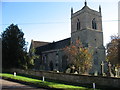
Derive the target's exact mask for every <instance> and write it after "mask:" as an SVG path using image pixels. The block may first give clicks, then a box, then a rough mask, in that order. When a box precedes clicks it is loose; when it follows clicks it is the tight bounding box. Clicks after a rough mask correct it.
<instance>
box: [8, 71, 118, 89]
mask: <svg viewBox="0 0 120 90" xmlns="http://www.w3.org/2000/svg"><path fill="white" fill-rule="evenodd" d="M9 71H10V72H12V73H13V72H17V73H20V74H27V75H34V76H38V77H43V76H44V77H45V78H47V79H52V80H57V81H64V82H72V83H77V84H86V85H87V84H89V85H91V86H92V83H96V86H104V87H113V88H120V78H115V77H102V76H86V75H78V74H66V73H57V72H47V71H34V70H20V69H11V70H9Z"/></svg>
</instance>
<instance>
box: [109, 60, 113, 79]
mask: <svg viewBox="0 0 120 90" xmlns="http://www.w3.org/2000/svg"><path fill="white" fill-rule="evenodd" d="M111 66H112V65H111V63H110V62H109V63H108V73H109V76H110V77H114V75H113V73H112V71H111Z"/></svg>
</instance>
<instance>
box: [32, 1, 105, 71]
mask: <svg viewBox="0 0 120 90" xmlns="http://www.w3.org/2000/svg"><path fill="white" fill-rule="evenodd" d="M78 39H79V40H80V41H81V42H82V43H83V46H84V47H90V46H92V47H93V66H92V69H91V71H90V72H91V73H94V72H99V73H101V62H102V61H103V62H105V48H104V46H103V31H102V14H101V7H100V6H99V11H95V10H93V9H90V8H89V7H88V6H87V2H85V5H84V7H83V8H82V9H81V10H79V11H77V12H73V8H71V37H70V38H66V39H63V40H60V41H57V42H52V43H50V42H40V41H33V40H32V42H31V46H30V49H31V48H32V47H34V48H35V49H36V54H37V55H40V59H36V60H35V69H38V70H48V71H49V70H59V71H64V70H66V68H67V64H68V62H67V61H68V57H67V56H66V55H65V52H64V51H63V48H65V47H66V46H69V45H70V44H74V43H75V41H76V40H78Z"/></svg>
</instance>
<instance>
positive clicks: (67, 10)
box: [0, 0, 119, 49]
mask: <svg viewBox="0 0 120 90" xmlns="http://www.w3.org/2000/svg"><path fill="white" fill-rule="evenodd" d="M84 1H85V0H44V1H43V0H40V1H39V0H34V1H33V0H27V1H26V2H25V0H18V1H16V2H15V0H9V1H8V0H2V3H0V6H1V10H2V11H1V13H2V15H1V17H2V22H0V27H1V29H0V32H3V31H4V30H5V29H6V28H7V27H8V26H9V25H10V24H12V23H13V24H17V25H18V27H19V28H20V29H21V30H22V31H23V32H24V34H25V35H24V37H25V38H26V39H25V40H26V41H27V42H28V43H29V45H30V43H31V39H33V40H35V41H46V42H53V41H59V40H62V39H65V38H68V37H70V36H71V20H70V18H71V7H73V12H76V11H78V10H80V9H81V8H82V7H83V6H84ZM118 1H119V0H87V5H88V7H90V8H91V9H94V10H97V11H99V5H101V10H102V20H103V22H102V25H103V34H104V46H106V44H107V43H108V42H109V41H110V36H111V35H114V34H117V33H118ZM29 45H28V49H29Z"/></svg>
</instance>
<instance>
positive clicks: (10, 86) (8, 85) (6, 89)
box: [0, 79, 47, 90]
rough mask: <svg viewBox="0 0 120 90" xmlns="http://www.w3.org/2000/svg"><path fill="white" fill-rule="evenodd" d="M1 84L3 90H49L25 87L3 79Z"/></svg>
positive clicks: (0, 80)
mask: <svg viewBox="0 0 120 90" xmlns="http://www.w3.org/2000/svg"><path fill="white" fill-rule="evenodd" d="M0 82H1V83H2V90H47V89H42V88H36V87H32V86H29V85H24V84H20V83H16V82H12V81H7V80H3V79H0ZM0 90H1V85H0Z"/></svg>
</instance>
